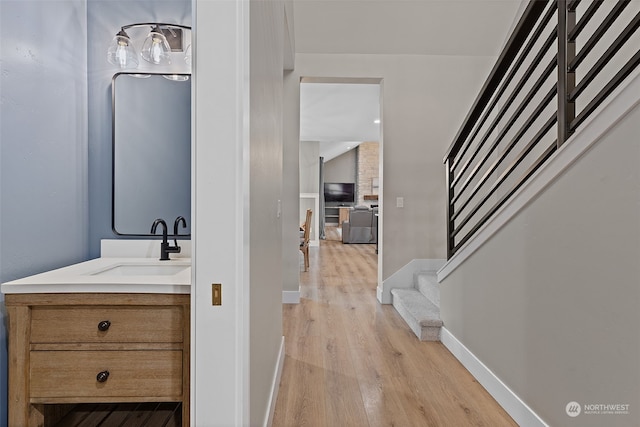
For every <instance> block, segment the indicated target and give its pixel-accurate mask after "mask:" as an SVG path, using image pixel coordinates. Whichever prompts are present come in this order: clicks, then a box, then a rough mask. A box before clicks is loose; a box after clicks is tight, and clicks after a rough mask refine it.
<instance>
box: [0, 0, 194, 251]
mask: <svg viewBox="0 0 640 427" xmlns="http://www.w3.org/2000/svg"><path fill="white" fill-rule="evenodd" d="M0 1H1V0H0ZM87 21H88V29H89V32H88V43H89V46H90V47H91V49H90V50H89V54H88V57H87V60H88V66H87V68H88V70H89V73H88V88H89V117H88V129H89V168H88V171H89V254H90V256H91V257H92V258H95V257H98V256H100V239H105V238H115V237H116V236H115V235H114V233H113V231H112V230H111V145H112V132H111V79H112V77H113V75H114V74H115V73H116V72H118V71H120V70H119V69H116V68H114V67H113V65H111V64H109V63H108V62H107V60H106V52H107V47H108V45H109V42H111V39H112V38H113V36H115V34H116V33H117V32H118V31H119V30H120V27H122V26H123V25H128V24H133V23H137V22H164V23H170V24H181V25H188V26H190V25H191V0H155V1H154V0H136V1H133V0H116V1H106V0H88V7H87ZM130 35H131V36H132V37H133V35H132V34H130ZM140 62H141V63H140V66H139V67H144V66H145V63H144V61H142V60H141V61H140ZM178 65H179V64H173V65H172V66H173V67H178ZM174 69H175V68H174ZM155 70H158V71H166V70H160V69H158V68H156V69H155ZM176 71H181V72H184V67H183V69H176Z"/></svg>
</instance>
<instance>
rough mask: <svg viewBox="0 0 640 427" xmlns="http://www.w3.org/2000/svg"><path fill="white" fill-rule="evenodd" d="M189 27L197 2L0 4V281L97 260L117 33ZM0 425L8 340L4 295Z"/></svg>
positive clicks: (106, 208)
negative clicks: (111, 49) (144, 26)
mask: <svg viewBox="0 0 640 427" xmlns="http://www.w3.org/2000/svg"><path fill="white" fill-rule="evenodd" d="M148 21H160V22H169V23H180V24H185V25H190V22H191V0H171V1H165V0H156V1H154V0H144V1H140V0H139V1H106V0H59V1H51V0H15V1H13V0H0V64H1V65H0V67H1V70H0V282H6V281H9V280H13V279H16V278H19V277H24V276H28V275H31V274H36V273H39V272H42V271H46V270H50V269H53V268H57V267H61V266H64V265H69V264H73V263H76V262H81V261H85V260H87V259H91V258H95V257H97V256H99V247H100V246H99V245H100V239H102V238H110V237H113V233H112V231H111V219H110V212H111V103H110V84H111V77H112V76H113V74H114V73H115V72H116V71H117V70H114V69H113V67H112V66H111V65H110V64H108V63H107V62H106V49H107V45H108V43H109V42H110V41H111V38H113V36H114V35H115V33H116V32H117V31H118V30H119V28H120V26H122V25H126V24H130V23H134V22H148ZM0 309H1V310H2V316H1V318H0V323H1V324H0V426H6V425H7V337H6V332H7V331H6V324H7V322H6V314H5V310H4V297H3V296H2V295H0Z"/></svg>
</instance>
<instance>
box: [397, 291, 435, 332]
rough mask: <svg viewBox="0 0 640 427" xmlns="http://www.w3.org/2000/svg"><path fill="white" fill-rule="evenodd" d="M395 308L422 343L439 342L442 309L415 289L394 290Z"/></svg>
mask: <svg viewBox="0 0 640 427" xmlns="http://www.w3.org/2000/svg"><path fill="white" fill-rule="evenodd" d="M391 295H392V302H393V307H394V308H395V309H396V311H397V312H398V313H399V314H400V316H402V318H403V319H404V321H405V322H407V324H408V325H409V327H410V328H411V330H412V331H413V333H414V334H416V336H417V337H418V338H419V339H420V340H421V341H439V340H440V328H441V327H442V320H441V319H440V309H439V308H438V306H436V305H435V304H434V303H432V302H431V301H429V299H428V298H427V297H425V296H424V295H423V294H422V293H421V292H420V291H419V290H417V289H415V288H408V289H392V290H391Z"/></svg>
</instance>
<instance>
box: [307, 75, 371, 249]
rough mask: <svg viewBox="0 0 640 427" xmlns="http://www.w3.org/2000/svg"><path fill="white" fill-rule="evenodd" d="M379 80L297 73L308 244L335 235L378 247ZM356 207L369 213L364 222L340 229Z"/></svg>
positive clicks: (319, 241) (342, 238)
mask: <svg viewBox="0 0 640 427" xmlns="http://www.w3.org/2000/svg"><path fill="white" fill-rule="evenodd" d="M381 86H382V81H381V79H370V78H359V79H353V78H352V79H337V78H310V77H303V78H302V79H301V82H300V157H299V161H300V197H301V198H300V209H299V212H300V213H299V215H300V220H301V221H303V220H304V218H303V216H304V214H305V212H306V210H307V209H312V210H314V215H315V221H314V222H313V225H314V226H315V229H314V227H312V231H313V232H312V237H311V241H312V245H311V246H312V250H316V251H317V250H320V248H318V249H313V246H320V245H321V241H323V240H339V241H343V242H344V244H365V245H366V244H368V245H369V246H370V247H371V250H372V251H375V253H376V254H379V252H380V251H378V248H379V240H381V236H382V234H381V232H380V231H381V228H382V221H381V218H382V216H381V211H382V209H381V208H382V206H381V205H380V201H381V200H382V185H381V183H382V98H381V95H382V91H381ZM355 208H357V209H358V210H362V211H367V213H364V212H359V213H358V214H359V215H360V216H361V217H364V216H367V215H368V216H367V218H370V220H369V223H368V224H359V226H363V228H357V229H355V230H354V229H352V228H351V229H349V230H348V232H347V234H343V233H344V230H343V228H344V227H343V223H344V221H347V222H348V220H349V214H350V212H352V211H354V210H355ZM316 214H317V215H316ZM365 222H366V220H365ZM347 226H349V224H347ZM365 226H366V227H365ZM347 228H349V227H347ZM349 236H354V238H353V239H350V238H349ZM376 258H377V257H376Z"/></svg>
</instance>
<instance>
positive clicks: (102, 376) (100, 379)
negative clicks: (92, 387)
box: [96, 371, 109, 383]
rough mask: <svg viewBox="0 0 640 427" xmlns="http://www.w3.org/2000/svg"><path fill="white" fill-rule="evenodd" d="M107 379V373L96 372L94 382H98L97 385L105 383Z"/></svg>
mask: <svg viewBox="0 0 640 427" xmlns="http://www.w3.org/2000/svg"><path fill="white" fill-rule="evenodd" d="M108 379H109V371H102V372H98V375H96V381H98V382H99V383H103V382H106V381H107V380H108Z"/></svg>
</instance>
